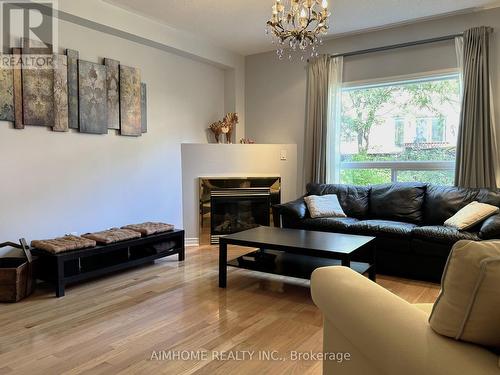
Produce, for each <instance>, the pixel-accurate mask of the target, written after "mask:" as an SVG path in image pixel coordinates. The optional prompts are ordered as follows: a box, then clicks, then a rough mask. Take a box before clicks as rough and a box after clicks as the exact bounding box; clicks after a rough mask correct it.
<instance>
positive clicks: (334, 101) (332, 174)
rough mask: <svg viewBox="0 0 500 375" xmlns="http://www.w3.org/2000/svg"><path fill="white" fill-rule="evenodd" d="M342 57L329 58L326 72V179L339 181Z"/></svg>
mask: <svg viewBox="0 0 500 375" xmlns="http://www.w3.org/2000/svg"><path fill="white" fill-rule="evenodd" d="M343 71H344V58H343V57H342V56H340V57H333V58H330V64H329V74H328V81H329V82H328V122H327V124H328V125H327V126H328V130H327V137H328V142H327V147H326V181H327V182H328V183H330V184H336V183H339V182H340V124H341V121H342V76H343Z"/></svg>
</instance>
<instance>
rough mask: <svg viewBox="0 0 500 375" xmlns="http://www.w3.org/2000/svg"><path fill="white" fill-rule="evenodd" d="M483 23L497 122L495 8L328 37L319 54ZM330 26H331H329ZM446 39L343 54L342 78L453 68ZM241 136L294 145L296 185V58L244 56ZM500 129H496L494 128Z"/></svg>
mask: <svg viewBox="0 0 500 375" xmlns="http://www.w3.org/2000/svg"><path fill="white" fill-rule="evenodd" d="M481 25H487V26H492V27H494V28H495V30H496V31H495V33H494V35H493V40H492V63H491V68H492V75H493V77H492V82H493V93H494V97H495V98H496V100H495V104H496V108H495V111H496V115H495V118H496V123H497V126H499V124H500V100H498V95H499V94H500V72H499V63H500V38H499V33H500V9H499V8H497V9H491V10H486V11H482V12H477V13H471V14H466V15H458V16H451V17H447V18H442V19H436V20H432V21H426V22H421V23H416V24H411V25H406V26H400V27H396V28H392V29H386V30H380V31H373V32H369V33H362V34H358V35H353V36H348V37H343V38H337V39H331V40H329V41H328V42H326V43H325V45H324V46H323V47H322V51H321V52H322V53H331V54H334V53H343V52H350V51H357V50H362V49H366V48H373V47H378V46H385V45H391V44H396V43H403V42H408V41H414V40H420V39H427V38H433V37H440V36H444V35H451V34H456V33H461V32H463V31H464V30H466V29H468V28H470V27H474V26H481ZM334 27H335V25H334ZM456 66H457V62H456V56H455V48H454V44H453V43H452V42H443V43H438V44H433V45H425V46H419V47H411V48H405V49H399V50H393V51H386V52H382V53H376V54H367V55H362V56H356V57H350V58H346V59H345V64H344V81H346V82H352V81H363V80H370V79H376V78H384V77H388V76H393V77H394V76H400V75H406V74H419V73H423V72H430V71H435V70H442V69H450V68H456ZM245 100H246V135H247V136H248V137H250V138H254V139H256V140H257V142H264V143H274V142H283V143H296V144H297V145H298V170H297V175H298V189H299V191H301V189H302V187H303V186H302V182H301V181H303V173H302V171H303V168H302V165H303V150H304V147H303V145H304V128H305V125H304V123H305V103H306V69H305V64H303V63H300V62H288V61H279V60H278V59H277V58H276V55H275V53H274V52H269V53H264V54H258V55H253V56H248V57H247V59H246V95H245ZM498 133H500V132H498Z"/></svg>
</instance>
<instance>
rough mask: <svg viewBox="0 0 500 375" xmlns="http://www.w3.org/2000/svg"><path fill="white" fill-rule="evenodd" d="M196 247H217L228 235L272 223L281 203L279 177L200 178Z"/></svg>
mask: <svg viewBox="0 0 500 375" xmlns="http://www.w3.org/2000/svg"><path fill="white" fill-rule="evenodd" d="M199 188H200V190H199V192H200V195H199V200H200V205H199V209H200V244H202V245H207V244H218V243H219V238H220V237H221V236H225V235H228V234H232V233H237V232H241V231H244V230H247V229H252V228H255V227H257V226H259V225H265V226H270V225H272V224H273V218H272V210H271V207H272V206H273V205H274V204H279V203H280V202H281V177H200V179H199Z"/></svg>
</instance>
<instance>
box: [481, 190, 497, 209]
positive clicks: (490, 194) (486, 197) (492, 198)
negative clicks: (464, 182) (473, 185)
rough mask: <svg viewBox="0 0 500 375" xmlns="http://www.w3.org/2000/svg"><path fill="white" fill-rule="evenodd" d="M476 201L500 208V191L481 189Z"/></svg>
mask: <svg viewBox="0 0 500 375" xmlns="http://www.w3.org/2000/svg"><path fill="white" fill-rule="evenodd" d="M476 200H477V201H478V202H481V203H486V204H491V205H493V206H497V207H500V190H498V189H491V190H490V189H479V192H478V193H477V196H476Z"/></svg>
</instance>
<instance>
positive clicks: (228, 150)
mask: <svg viewBox="0 0 500 375" xmlns="http://www.w3.org/2000/svg"><path fill="white" fill-rule="evenodd" d="M282 150H284V151H285V152H286V157H287V160H280V158H281V151H282ZM296 171H297V145H290V144H288V145H287V144H274V145H271V144H260V145H238V144H233V145H229V144H221V145H218V144H205V145H203V144H183V145H182V186H183V188H182V190H183V193H184V194H183V203H182V206H183V209H184V229H185V230H186V239H187V241H188V242H189V243H190V244H196V243H198V239H199V234H198V233H199V188H198V187H199V177H281V183H282V191H281V200H282V202H289V201H291V200H293V199H295V198H297V189H296V186H297V174H296Z"/></svg>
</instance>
